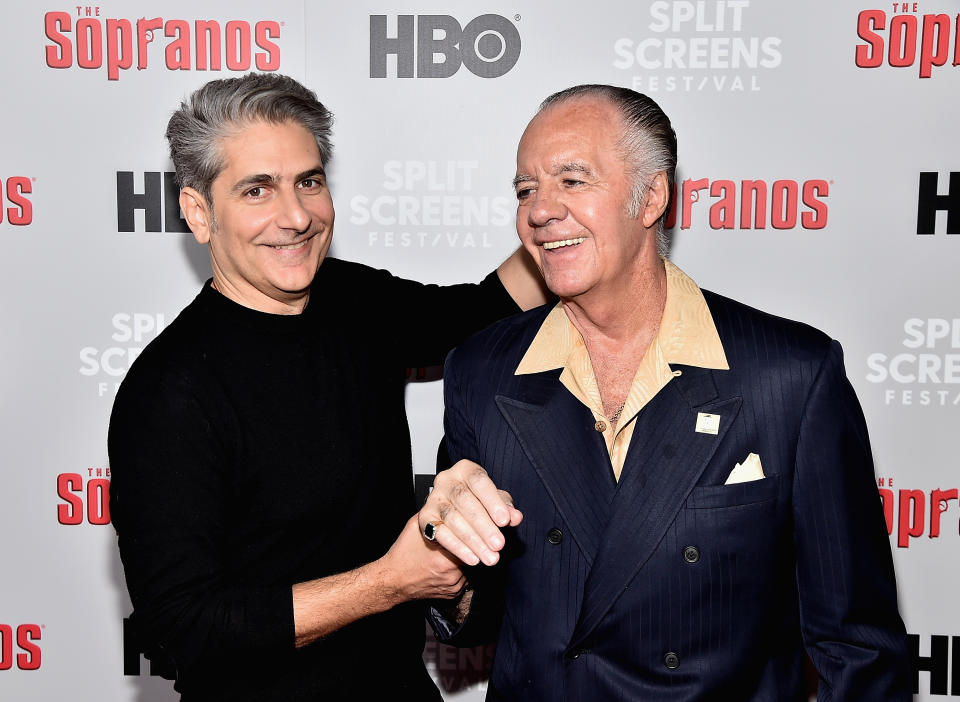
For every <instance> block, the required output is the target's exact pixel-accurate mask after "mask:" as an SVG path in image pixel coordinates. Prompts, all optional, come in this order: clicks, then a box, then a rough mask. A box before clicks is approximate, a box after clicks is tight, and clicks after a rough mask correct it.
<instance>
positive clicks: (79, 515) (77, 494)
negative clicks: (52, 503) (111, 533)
mask: <svg viewBox="0 0 960 702" xmlns="http://www.w3.org/2000/svg"><path fill="white" fill-rule="evenodd" d="M57 498H58V502H57V521H58V522H60V523H61V524H64V525H69V526H76V525H77V524H83V523H85V522H86V523H88V524H100V525H102V524H109V523H110V468H103V467H98V468H86V469H85V470H84V471H83V472H80V473H61V474H60V475H58V476H57Z"/></svg>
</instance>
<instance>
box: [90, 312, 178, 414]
mask: <svg viewBox="0 0 960 702" xmlns="http://www.w3.org/2000/svg"><path fill="white" fill-rule="evenodd" d="M111 324H112V326H113V332H112V333H111V334H110V341H109V342H107V345H104V346H84V347H83V348H82V349H80V368H79V369H78V370H79V372H80V375H82V376H85V377H87V378H93V379H95V380H96V381H97V384H96V385H97V394H98V395H99V396H100V397H104V396H107V397H112V396H113V395H114V394H115V393H116V391H117V388H119V387H120V380H121V379H122V378H123V376H124V375H125V374H126V372H127V371H128V370H129V369H130V364H132V363H133V362H134V360H136V358H137V356H139V355H140V352H141V351H143V347H144V346H146V345H147V342H149V341H150V340H151V339H153V337H155V336H156V335H157V334H159V333H160V332H161V331H163V328H164V327H165V326H166V322H165V319H164V316H163V314H162V313H160V314H152V313H147V312H117V313H116V314H115V315H113V317H112V319H111Z"/></svg>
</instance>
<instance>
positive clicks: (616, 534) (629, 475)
mask: <svg viewBox="0 0 960 702" xmlns="http://www.w3.org/2000/svg"><path fill="white" fill-rule="evenodd" d="M712 373H713V371H710V370H707V369H702V368H695V367H684V369H683V374H682V375H681V376H680V377H677V378H675V379H674V380H672V381H671V382H670V383H668V384H667V386H666V387H664V388H663V389H662V390H661V391H660V392H659V393H658V394H657V396H656V397H654V398H653V400H651V402H650V403H649V404H648V405H647V406H646V407H645V408H644V409H643V411H641V413H640V415H639V416H638V417H637V420H636V421H637V426H636V427H635V428H634V433H633V437H632V439H631V442H630V449H629V451H628V452H627V460H626V463H625V465H624V470H623V473H622V474H621V478H620V484H619V485H618V489H617V492H616V495H615V497H614V499H613V501H612V503H611V505H610V515H609V520H605V521H606V530H605V532H604V534H603V536H602V537H601V540H600V545H599V550H598V551H597V555H596V558H595V559H594V562H593V566H592V568H591V571H590V574H589V576H588V578H587V582H586V584H585V587H584V596H583V605H582V608H581V613H580V619H579V620H578V622H577V626H576V628H575V630H574V634H573V639H572V641H571V645H577V644H578V642H579V641H581V640H582V639H583V638H585V637H586V636H587V635H589V633H590V632H591V631H592V630H593V629H594V627H596V625H597V624H598V623H599V622H600V620H601V619H602V618H603V616H604V615H605V614H606V612H607V611H608V610H609V609H610V607H611V606H612V605H613V603H614V601H615V600H616V598H617V597H618V596H619V595H620V594H621V593H622V592H623V591H624V589H625V588H626V587H627V585H628V584H629V582H630V580H632V579H633V577H634V575H635V574H636V573H637V571H638V570H639V569H640V568H641V567H642V566H643V564H644V563H645V562H646V561H647V559H648V558H649V557H650V555H651V554H652V553H653V552H654V550H655V549H656V547H657V545H658V544H659V543H660V540H661V539H662V538H663V535H664V534H665V533H666V531H667V529H668V528H669V527H670V525H671V524H672V523H673V521H674V519H675V518H676V515H677V512H678V511H679V510H680V508H681V507H682V506H683V503H684V501H685V500H686V499H687V496H688V495H689V494H690V491H691V490H692V489H693V487H694V485H695V484H696V483H697V480H699V478H700V475H701V474H702V473H703V470H704V469H705V468H706V466H707V464H708V463H709V461H710V458H711V457H712V456H713V454H714V452H715V451H716V449H717V447H718V446H719V445H720V443H721V441H722V440H723V437H724V435H725V434H726V432H727V430H729V428H730V426H731V425H732V424H733V420H734V418H735V417H736V415H737V413H738V412H739V411H740V403H741V399H740V398H739V397H736V398H732V399H724V398H720V399H718V398H717V390H716V385H715V384H714V382H713V377H712ZM700 412H704V413H709V414H717V415H720V425H719V429H718V433H717V434H708V433H703V432H697V431H696V427H697V415H698V413H700ZM677 557H678V558H679V557H680V556H679V554H678V556H677Z"/></svg>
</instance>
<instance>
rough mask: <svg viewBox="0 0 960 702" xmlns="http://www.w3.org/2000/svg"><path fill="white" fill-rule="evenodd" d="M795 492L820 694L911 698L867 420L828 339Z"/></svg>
mask: <svg viewBox="0 0 960 702" xmlns="http://www.w3.org/2000/svg"><path fill="white" fill-rule="evenodd" d="M793 492H794V514H793V518H794V528H795V546H796V552H797V585H798V589H799V594H800V616H801V624H802V629H803V637H804V642H805V645H806V648H807V652H808V654H809V655H810V658H811V660H812V661H813V664H814V665H815V667H816V669H817V671H818V673H819V676H820V686H819V689H820V692H819V699H821V700H828V699H829V700H849V701H852V700H863V701H864V702H868V701H870V700H909V699H911V692H910V690H911V687H910V682H909V668H908V661H909V658H908V653H907V640H906V633H905V631H904V626H903V622H902V620H901V618H900V615H899V612H898V610H897V591H896V583H895V578H894V570H893V561H892V558H891V555H890V545H889V541H888V538H887V533H886V527H885V524H884V520H883V513H882V509H881V505H880V500H879V497H878V495H877V488H876V479H875V476H874V471H873V461H872V457H871V452H870V444H869V440H868V437H867V429H866V424H865V422H864V418H863V413H862V411H861V409H860V405H859V403H858V402H857V399H856V396H855V394H854V391H853V388H852V387H851V386H850V383H849V381H848V380H847V378H846V375H845V373H844V369H843V354H842V351H841V349H840V345H839V344H838V343H837V342H835V341H834V342H832V343H831V346H830V348H829V350H828V352H827V354H826V357H825V359H824V361H823V363H822V365H821V367H820V371H819V373H818V375H817V377H816V379H815V380H814V383H813V385H812V388H811V390H810V393H809V396H808V398H807V402H806V405H805V408H804V413H803V418H802V420H801V427H800V436H799V441H798V444H797V456H796V472H795V477H794V485H793Z"/></svg>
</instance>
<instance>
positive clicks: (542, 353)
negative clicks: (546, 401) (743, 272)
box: [515, 260, 730, 480]
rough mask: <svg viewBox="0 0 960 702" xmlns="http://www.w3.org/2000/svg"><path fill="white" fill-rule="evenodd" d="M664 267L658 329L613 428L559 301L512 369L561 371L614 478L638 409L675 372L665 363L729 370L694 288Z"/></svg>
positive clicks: (703, 303)
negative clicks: (599, 437) (598, 436)
mask: <svg viewBox="0 0 960 702" xmlns="http://www.w3.org/2000/svg"><path fill="white" fill-rule="evenodd" d="M664 267H665V270H666V274H667V300H666V304H665V305H664V310H663V318H662V319H661V321H660V329H659V331H658V332H657V336H656V337H655V338H654V339H653V341H652V342H650V346H649V348H648V349H647V352H646V353H645V354H644V356H643V360H641V361H640V367H639V368H637V372H636V375H634V377H633V383H632V384H631V386H630V391H629V392H628V393H627V399H626V402H625V403H624V405H623V410H622V411H621V413H620V419H619V423H618V424H617V425H616V427H615V428H614V426H613V423H612V422H611V421H610V420H609V419H607V417H606V416H605V415H604V411H603V402H602V401H601V399H600V390H599V388H598V386H597V378H596V375H594V372H593V366H592V365H591V364H590V356H589V354H588V353H587V347H586V345H585V344H584V343H583V337H581V336H580V332H579V331H577V328H576V327H575V326H573V323H572V322H571V321H570V319H569V318H568V317H567V314H566V312H565V311H564V309H563V304H562V303H557V306H556V307H554V308H553V309H552V310H551V311H550V314H548V315H547V318H546V319H545V320H544V321H543V324H542V325H541V326H540V330H539V331H538V332H537V335H536V336H535V337H534V339H533V341H532V342H531V344H530V347H529V348H528V349H527V352H526V353H525V354H524V356H523V358H522V359H521V361H520V365H518V366H517V370H516V371H515V375H525V374H528V373H542V372H544V371H549V370H554V369H557V368H562V369H563V372H562V373H561V374H560V382H561V383H563V385H564V387H565V388H567V390H569V391H570V392H571V393H573V396H574V397H576V398H577V399H578V400H580V402H582V403H583V404H584V405H586V406H587V408H588V409H589V410H590V411H591V412H592V413H593V418H594V421H595V422H597V424H596V425H595V426H597V427H601V426H602V427H603V438H604V441H605V442H606V444H607V452H608V453H609V454H610V464H611V466H612V467H613V474H614V476H615V477H616V479H617V480H619V479H620V473H621V471H622V470H623V464H624V461H625V460H626V457H627V448H628V447H629V446H630V437H632V436H633V429H634V427H635V426H636V421H634V420H636V418H637V415H638V414H639V413H640V410H642V409H643V408H644V407H645V406H646V404H647V403H648V402H650V400H651V399H653V397H654V396H655V395H656V394H657V393H658V392H660V390H661V389H663V388H664V387H665V386H666V384H667V383H669V382H670V381H671V380H673V378H674V377H675V375H676V374H679V372H680V371H674V370H673V369H671V368H670V364H671V363H676V364H682V365H686V366H698V367H700V368H711V369H715V370H729V368H730V366H729V365H727V357H726V355H725V354H724V352H723V345H722V344H721V343H720V336H719V335H718V334H717V328H716V326H715V325H714V323H713V317H712V316H711V315H710V309H709V308H708V307H707V302H706V300H704V299H703V293H701V292H700V288H699V287H698V286H697V284H696V283H694V282H693V280H691V279H690V278H689V277H688V276H687V275H686V274H685V273H684V272H683V271H681V270H680V269H679V268H677V267H676V266H675V265H673V264H672V263H671V262H670V261H667V260H664ZM601 423H602V424H601Z"/></svg>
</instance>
